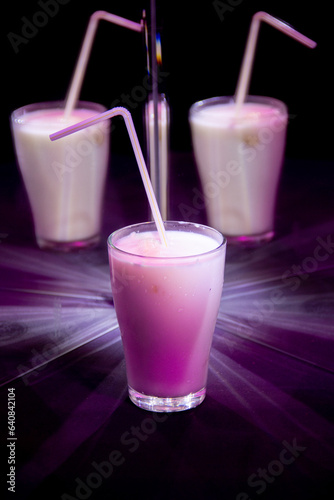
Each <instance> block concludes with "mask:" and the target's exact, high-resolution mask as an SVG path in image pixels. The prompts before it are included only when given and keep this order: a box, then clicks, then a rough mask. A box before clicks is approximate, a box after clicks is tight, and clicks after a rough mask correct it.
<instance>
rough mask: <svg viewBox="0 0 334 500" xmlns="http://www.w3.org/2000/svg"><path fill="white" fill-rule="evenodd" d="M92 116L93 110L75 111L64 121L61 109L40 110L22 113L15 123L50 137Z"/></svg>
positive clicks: (94, 113)
mask: <svg viewBox="0 0 334 500" xmlns="http://www.w3.org/2000/svg"><path fill="white" fill-rule="evenodd" d="M94 115H96V111H95V110H91V109H75V110H74V111H73V112H72V114H71V115H70V116H69V117H68V118H67V119H65V117H64V110H63V109H41V110H36V111H31V112H29V113H24V114H22V115H21V116H20V117H19V118H17V119H16V120H15V121H16V123H18V124H20V126H21V127H24V126H25V125H27V127H29V131H30V132H34V131H35V132H38V133H43V134H45V135H50V134H52V133H53V132H57V131H58V130H59V129H61V128H64V127H67V126H70V125H73V124H74V123H78V122H80V121H82V120H86V119H87V118H90V117H91V116H94Z"/></svg>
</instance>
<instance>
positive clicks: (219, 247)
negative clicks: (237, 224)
mask: <svg viewBox="0 0 334 500" xmlns="http://www.w3.org/2000/svg"><path fill="white" fill-rule="evenodd" d="M166 224H174V225H175V226H181V225H184V226H192V227H197V228H198V229H204V230H207V231H210V232H212V233H214V234H217V235H219V236H220V237H221V238H222V241H221V242H220V243H219V242H218V241H217V246H216V247H215V248H213V249H212V250H207V251H205V252H202V253H196V254H192V255H182V256H177V255H173V256H154V255H153V256H149V255H141V254H137V253H133V252H128V251H126V250H122V249H121V248H118V247H117V246H116V245H115V244H114V243H112V241H111V240H112V238H113V237H115V236H116V235H117V234H118V233H121V231H123V230H125V229H127V230H131V229H133V231H135V229H136V228H139V227H140V226H143V227H146V228H148V227H149V226H152V227H153V228H154V229H155V231H157V230H156V225H155V222H154V221H147V222H138V223H135V224H130V225H129V226H124V227H122V228H119V229H116V230H115V231H113V232H112V233H111V234H110V235H109V236H108V238H107V244H108V248H112V249H113V250H116V251H117V252H119V253H120V254H121V255H122V254H124V255H127V256H128V257H136V258H139V259H143V260H145V259H150V260H151V259H154V260H155V261H159V260H169V261H171V260H173V259H174V260H179V259H183V260H186V259H194V258H198V257H203V256H207V255H210V254H211V253H215V252H218V251H220V250H222V249H223V248H226V245H227V239H226V238H225V236H224V235H223V234H222V233H221V232H220V231H218V229H215V228H213V227H211V226H207V225H205V224H200V223H197V222H186V221H173V220H168V221H164V226H166ZM133 231H132V232H133ZM189 232H190V231H189ZM128 234H130V233H128Z"/></svg>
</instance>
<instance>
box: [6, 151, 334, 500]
mask: <svg viewBox="0 0 334 500" xmlns="http://www.w3.org/2000/svg"><path fill="white" fill-rule="evenodd" d="M6 168H8V169H13V171H12V177H10V176H8V178H9V180H8V183H7V186H6V189H3V190H2V192H1V196H2V198H1V227H0V232H1V240H0V241H1V243H0V273H1V281H0V299H1V301H0V303H1V306H0V319H1V326H0V332H1V335H0V344H1V349H0V357H1V360H0V377H1V378H0V380H1V384H2V385H1V405H0V412H1V422H2V424H1V429H2V430H1V453H2V455H3V456H4V460H3V466H2V471H5V472H6V474H7V473H8V472H9V467H10V465H9V463H8V461H9V458H10V450H11V448H10V447H8V446H7V444H8V443H9V444H11V445H13V443H14V445H15V446H14V445H13V450H14V449H15V460H16V463H15V482H16V491H15V494H14V493H12V494H11V493H9V498H16V499H19V500H21V499H25V498H27V499H35V498H45V499H50V500H55V499H63V500H70V499H72V500H73V498H76V499H88V498H91V499H108V500H109V499H110V500H111V499H126V500H127V499H133V498H146V499H166V500H167V499H168V500H169V499H170V500H174V499H175V500H176V499H208V500H222V499H224V500H248V499H252V500H254V499H257V498H259V499H261V500H262V499H270V500H271V499H273V500H276V499H277V500H278V499H280V500H281V499H292V498H293V499H296V500H304V499H305V500H306V499H308V500H316V499H320V500H323V499H328V500H329V499H331V498H333V494H334V484H333V479H332V478H333V474H334V202H333V185H334V176H333V175H334V174H333V164H332V163H330V162H325V161H322V162H317V161H313V160H312V161H311V160H309V161H306V160H298V161H297V160H286V162H285V165H284V169H283V175H282V180H281V186H280V191H279V196H278V204H277V212H276V228H277V230H276V236H275V238H274V239H273V241H271V242H270V243H267V244H265V245H261V246H258V247H254V248H248V249H245V248H240V247H236V246H231V245H230V246H229V247H228V252H227V260H226V276H225V285H224V291H223V297H222V301H221V307H220V311H219V317H218V321H217V326H216V330H215V334H214V340H213V347H212V351H211V358H210V369H209V379H208V386H207V397H206V399H205V400H204V402H203V403H202V404H201V405H200V406H199V407H197V408H196V409H193V410H189V411H186V412H180V413H176V414H158V413H157V414H154V413H150V412H147V411H144V410H141V409H139V408H137V407H135V406H134V405H133V404H132V403H131V402H130V401H129V399H128V396H127V387H126V373H125V364H124V357H123V351H122V344H121V339H120V333H119V330H118V327H117V321H116V317H115V311H114V308H113V302H112V296H111V290H110V281H109V280H110V278H109V269H108V259H107V248H106V238H107V236H108V234H109V233H110V232H112V231H113V230H114V229H116V228H117V227H120V226H123V225H125V224H130V223H133V222H138V221H142V220H146V219H147V218H148V207H147V203H146V199H145V193H144V191H143V187H142V185H141V181H140V178H139V176H138V172H137V170H136V164H135V160H134V159H133V158H132V157H131V156H130V155H129V156H125V157H123V156H117V155H116V156H114V157H113V158H112V165H111V168H110V175H109V178H108V185H107V189H106V196H105V203H104V213H103V230H102V239H101V243H100V245H99V246H98V247H96V248H95V249H92V250H87V251H81V252H79V253H70V254H58V253H53V252H48V251H42V250H40V249H38V248H37V247H36V244H35V241H34V234H33V226H32V222H31V216H30V212H29V207H28V202H27V199H26V195H25V191H24V189H23V187H22V184H21V181H20V178H19V177H18V176H17V175H16V174H14V173H13V172H14V169H15V168H16V167H15V165H7V166H6ZM315 172H317V175H315ZM196 187H199V186H198V179H197V176H196V170H195V167H194V163H193V158H192V155H191V154H190V153H180V152H178V153H173V154H172V157H171V191H170V193H171V194H170V213H171V216H170V218H172V219H179V220H180V219H182V218H183V217H182V215H184V212H183V213H182V210H183V209H182V207H184V205H187V206H188V208H192V207H193V197H194V193H195V192H196V191H194V189H196ZM189 214H191V216H190V217H189V219H190V220H197V221H199V222H206V219H205V211H204V210H202V211H198V210H197V212H191V211H190V212H189ZM14 389H15V390H14ZM10 394H15V405H16V406H15V436H12V438H14V437H15V438H17V439H15V440H13V439H12V438H11V437H10V436H9V434H8V432H9V431H7V428H6V422H7V419H8V418H7V417H8V414H7V410H8V405H7V402H8V401H9V400H13V397H12V396H11V397H10ZM7 486H8V485H7ZM1 487H2V488H4V485H3V484H2V486H1ZM2 491H4V492H5V493H6V492H7V493H8V490H7V488H4V489H3V490H2ZM1 498H3V497H2V496H1Z"/></svg>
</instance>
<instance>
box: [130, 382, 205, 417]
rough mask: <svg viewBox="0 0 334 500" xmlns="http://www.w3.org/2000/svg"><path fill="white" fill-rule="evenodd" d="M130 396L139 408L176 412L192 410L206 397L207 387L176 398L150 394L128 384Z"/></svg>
mask: <svg viewBox="0 0 334 500" xmlns="http://www.w3.org/2000/svg"><path fill="white" fill-rule="evenodd" d="M128 389H129V397H130V399H131V401H132V402H133V403H134V404H135V405H136V406H139V408H143V409H144V410H148V411H156V412H168V413H170V412H174V411H184V410H190V408H195V407H196V406H198V405H199V404H201V403H202V401H203V400H204V398H205V394H206V389H205V387H204V388H203V389H201V390H200V391H197V392H191V393H190V394H187V395H186V396H179V397H176V398H160V397H157V396H148V395H147V394H143V393H141V392H137V391H135V390H134V389H132V387H130V386H128Z"/></svg>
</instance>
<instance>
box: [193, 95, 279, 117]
mask: <svg viewBox="0 0 334 500" xmlns="http://www.w3.org/2000/svg"><path fill="white" fill-rule="evenodd" d="M222 101H224V103H226V104H231V103H234V102H235V96H234V95H226V96H215V97H208V98H205V99H201V100H200V101H196V102H194V103H193V104H192V105H191V106H190V108H189V116H191V115H192V114H194V113H196V112H197V110H198V109H201V108H202V107H204V106H210V105H214V104H215V103H218V102H222ZM245 102H246V103H247V102H262V103H272V104H274V105H275V104H276V106H277V108H280V109H284V112H285V113H287V112H288V107H287V105H286V104H285V102H284V101H281V100H280V99H277V98H276V97H270V96H264V95H253V94H249V95H247V96H246V99H245Z"/></svg>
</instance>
